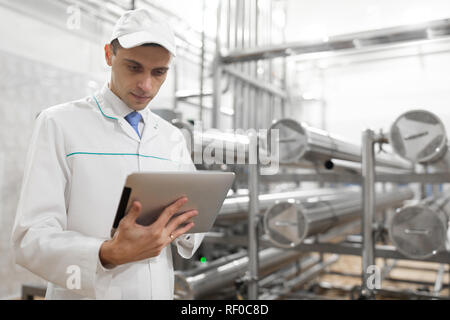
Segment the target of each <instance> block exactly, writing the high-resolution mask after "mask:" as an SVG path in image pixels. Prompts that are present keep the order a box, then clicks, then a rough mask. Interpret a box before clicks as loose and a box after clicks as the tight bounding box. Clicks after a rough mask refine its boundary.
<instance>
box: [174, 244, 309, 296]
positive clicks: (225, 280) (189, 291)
mask: <svg viewBox="0 0 450 320" xmlns="http://www.w3.org/2000/svg"><path fill="white" fill-rule="evenodd" d="M303 255H304V254H303V253H301V252H298V251H291V250H288V251H286V250H282V249H278V248H268V249H264V250H262V251H260V252H259V270H260V271H259V273H260V275H261V276H264V274H270V273H272V272H274V271H275V270H278V269H279V268H281V267H283V266H286V265H288V264H290V263H293V262H295V261H296V260H298V259H299V258H301V257H302V256H303ZM248 263H249V258H248V256H245V257H242V258H239V259H236V260H234V261H231V262H228V263H226V264H223V265H218V266H216V267H213V268H210V269H208V270H206V271H204V272H201V271H200V272H195V271H194V272H191V273H190V274H184V273H183V272H179V271H175V296H176V297H177V298H178V299H196V298H201V297H204V296H205V295H207V294H209V293H211V292H215V291H217V290H218V289H220V288H223V287H225V286H229V285H231V284H233V281H234V280H235V279H237V278H238V277H241V276H243V275H244V274H245V272H246V271H247V269H248Z"/></svg>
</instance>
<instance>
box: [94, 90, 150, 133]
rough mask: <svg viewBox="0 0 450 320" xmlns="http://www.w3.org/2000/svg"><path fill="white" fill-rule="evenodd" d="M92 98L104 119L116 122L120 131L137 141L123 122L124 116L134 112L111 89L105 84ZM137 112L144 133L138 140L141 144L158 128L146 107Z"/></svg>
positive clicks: (127, 124) (128, 126)
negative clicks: (142, 123)
mask: <svg viewBox="0 0 450 320" xmlns="http://www.w3.org/2000/svg"><path fill="white" fill-rule="evenodd" d="M94 98H95V99H94V100H95V103H96V104H97V107H98V109H99V110H100V112H101V113H102V115H103V116H104V117H105V118H107V119H111V120H116V121H118V122H119V125H120V126H121V127H122V129H123V130H124V131H125V132H126V133H127V134H128V135H129V136H130V137H132V138H133V139H134V140H139V139H138V137H137V135H136V133H135V132H134V131H133V129H132V128H131V126H130V125H129V123H128V122H127V121H126V120H125V116H126V115H127V114H129V113H131V112H133V111H135V110H134V109H131V108H130V107H128V106H127V105H126V104H125V103H124V102H123V101H122V100H121V99H120V98H119V97H118V96H116V95H115V94H114V93H113V92H112V91H111V89H109V85H108V83H107V82H106V83H105V84H104V85H103V87H102V89H101V90H100V91H99V92H98V93H97V94H95V95H94ZM137 112H139V113H140V114H141V115H142V120H143V121H144V124H145V126H144V132H143V134H142V138H141V139H140V141H141V142H142V141H145V140H148V139H149V138H151V137H153V136H155V135H156V134H157V131H158V128H159V125H158V118H157V117H156V116H155V115H154V114H153V113H152V112H151V111H150V108H149V107H148V106H147V107H145V108H144V109H142V110H138V111H137Z"/></svg>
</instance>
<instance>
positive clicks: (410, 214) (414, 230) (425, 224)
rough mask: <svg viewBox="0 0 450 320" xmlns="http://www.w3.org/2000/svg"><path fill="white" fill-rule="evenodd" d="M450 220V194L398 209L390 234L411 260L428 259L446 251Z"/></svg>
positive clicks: (393, 217)
mask: <svg viewBox="0 0 450 320" xmlns="http://www.w3.org/2000/svg"><path fill="white" fill-rule="evenodd" d="M449 221H450V195H448V194H447V195H441V196H437V197H430V198H427V199H425V200H422V201H421V202H419V203H418V204H416V205H409V206H406V207H404V208H401V209H399V210H397V212H396V213H395V214H394V215H393V216H392V219H391V220H390V222H389V235H390V238H391V240H392V242H393V244H394V245H395V247H396V248H397V250H398V251H399V252H400V253H402V254H404V255H405V256H407V257H410V258H414V259H426V258H429V257H431V256H433V255H434V254H436V253H437V252H439V251H440V250H445V249H446V247H445V244H446V241H448V240H450V239H448V237H449V236H450V234H448V228H449Z"/></svg>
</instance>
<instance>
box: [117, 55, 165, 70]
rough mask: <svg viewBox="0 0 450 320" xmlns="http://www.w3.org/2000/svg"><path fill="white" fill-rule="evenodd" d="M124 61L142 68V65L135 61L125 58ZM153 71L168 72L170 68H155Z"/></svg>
mask: <svg viewBox="0 0 450 320" xmlns="http://www.w3.org/2000/svg"><path fill="white" fill-rule="evenodd" d="M123 60H124V61H126V62H129V63H133V64H135V65H138V66H140V67H142V64H141V63H139V62H137V61H135V60H131V59H126V58H124V59H123ZM153 69H154V70H156V69H158V70H161V71H167V70H169V67H156V68H153Z"/></svg>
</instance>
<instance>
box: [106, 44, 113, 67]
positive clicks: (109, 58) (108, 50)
mask: <svg viewBox="0 0 450 320" xmlns="http://www.w3.org/2000/svg"><path fill="white" fill-rule="evenodd" d="M112 56H113V51H112V48H111V45H110V44H105V60H106V64H107V65H108V66H110V67H111V66H112Z"/></svg>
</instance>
